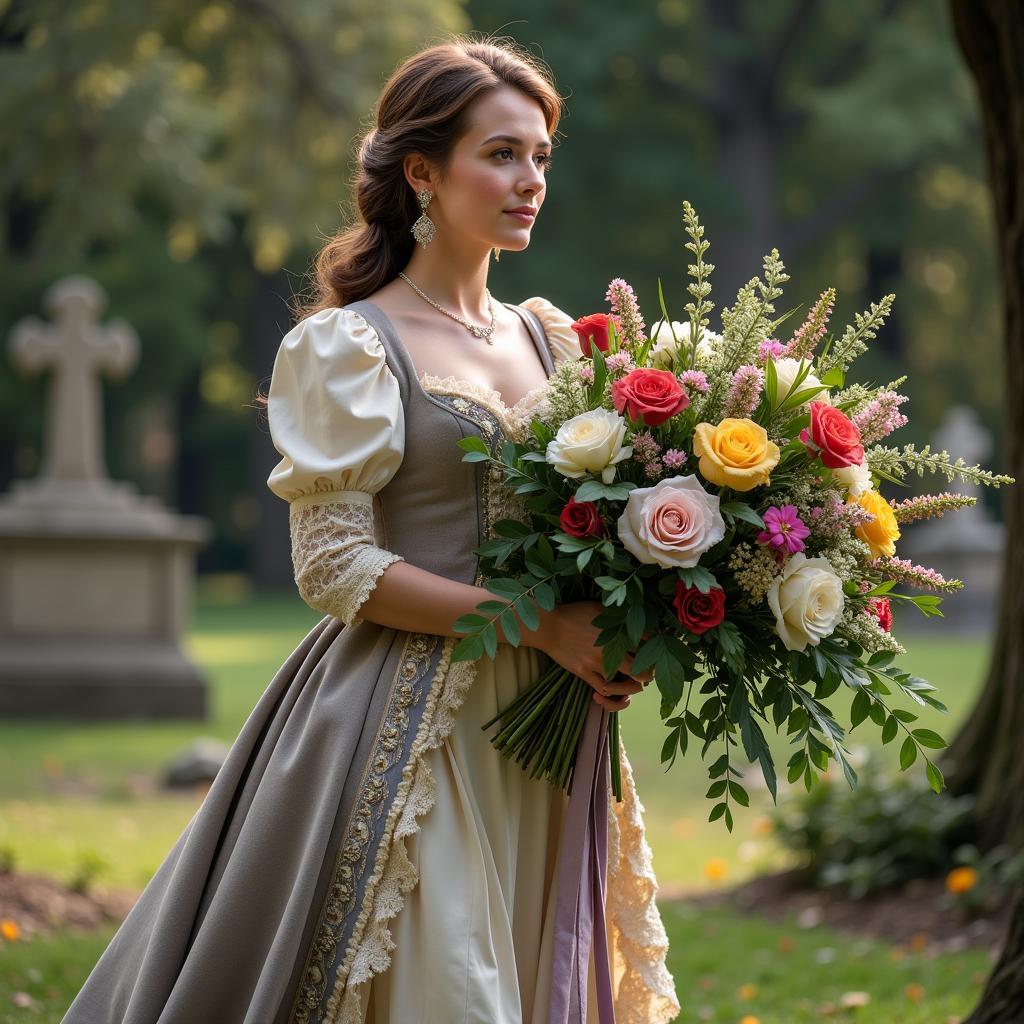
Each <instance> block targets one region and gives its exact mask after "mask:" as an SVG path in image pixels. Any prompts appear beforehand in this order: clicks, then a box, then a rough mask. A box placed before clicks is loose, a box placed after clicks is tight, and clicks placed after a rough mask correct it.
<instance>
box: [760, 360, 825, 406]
mask: <svg viewBox="0 0 1024 1024" xmlns="http://www.w3.org/2000/svg"><path fill="white" fill-rule="evenodd" d="M774 362H775V376H776V378H777V380H778V386H777V388H776V392H775V404H776V405H777V406H778V405H781V404H782V401H783V399H784V398H785V397H786V395H787V394H789V390H790V388H792V387H793V381H795V380H796V375H797V374H798V373H799V372H800V370H801V369H802V368H803V367H805V366H807V365H809V363H810V360H809V359H790V358H789V357H788V356H783V357H782V358H781V359H776V360H774ZM823 387H824V385H823V384H822V383H821V381H820V380H818V378H817V377H815V375H814V374H813V373H812V372H808V374H807V376H806V377H804V379H803V380H802V381H801V382H800V383H799V384H798V385H797V387H796V389H795V390H794V391H793V394H794V395H795V394H796V393H797V392H798V391H806V390H807V389H808V388H823ZM811 401H814V402H828V403H829V405H831V404H832V396H831V395H829V393H828V391H827V390H824V391H819V392H818V393H817V394H816V395H808V396H807V399H806V401H804V402H801V403H800V404H801V405H806V404H807V402H811Z"/></svg>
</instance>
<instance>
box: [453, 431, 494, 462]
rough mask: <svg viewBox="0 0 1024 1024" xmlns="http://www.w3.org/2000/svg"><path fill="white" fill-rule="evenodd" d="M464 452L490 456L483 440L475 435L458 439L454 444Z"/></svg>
mask: <svg viewBox="0 0 1024 1024" xmlns="http://www.w3.org/2000/svg"><path fill="white" fill-rule="evenodd" d="M455 443H456V444H457V445H458V446H459V447H460V448H461V449H462V450H463V451H464V452H483V453H484V454H485V455H487V456H488V457H489V456H490V454H491V453H490V450H489V449H488V447H487V445H485V444H484V442H483V440H482V439H481V438H479V437H477V436H476V434H470V435H468V436H467V437H463V438H460V439H459V440H458V441H456V442H455Z"/></svg>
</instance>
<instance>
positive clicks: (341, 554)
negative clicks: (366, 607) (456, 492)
mask: <svg viewBox="0 0 1024 1024" xmlns="http://www.w3.org/2000/svg"><path fill="white" fill-rule="evenodd" d="M288 522H289V527H290V531H291V542H292V567H293V568H294V570H295V582H296V584H297V586H298V588H299V594H300V595H301V596H302V600H303V601H305V602H306V604H308V605H309V606H310V607H311V608H315V609H316V610H317V611H322V612H324V614H326V615H333V616H335V617H336V618H338V619H341V621H342V622H344V623H345V625H346V626H356V625H358V624H359V623H360V622H362V621H363V620H362V619H361V618H360V617H359V614H358V612H359V609H360V608H361V607H362V605H363V604H364V602H365V601H366V599H367V598H368V597H369V596H370V594H371V592H372V591H373V588H374V587H375V586H376V585H377V580H378V578H379V577H380V575H381V573H383V572H384V570H385V569H386V568H387V567H388V566H389V565H391V564H392V563H393V562H399V561H403V559H402V556H401V555H396V554H395V553H394V552H393V551H387V550H385V549H384V548H380V547H377V545H376V542H375V540H374V516H373V498H372V496H371V495H369V494H367V493H366V492H364V491H320V492H316V493H313V494H304V495H300V497H298V498H296V499H295V500H294V501H292V502H291V504H290V505H289V509H288Z"/></svg>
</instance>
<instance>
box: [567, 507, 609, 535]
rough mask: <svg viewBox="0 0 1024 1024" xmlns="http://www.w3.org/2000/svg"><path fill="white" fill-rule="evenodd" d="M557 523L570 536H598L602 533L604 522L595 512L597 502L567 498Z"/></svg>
mask: <svg viewBox="0 0 1024 1024" xmlns="http://www.w3.org/2000/svg"><path fill="white" fill-rule="evenodd" d="M558 525H559V526H561V527H562V530H563V531H564V532H565V533H567V534H569V536H570V537H600V536H601V534H603V533H604V522H603V521H602V520H601V517H600V515H598V512H597V503H596V502H593V501H577V500H576V499H575V498H570V499H569V504H568V505H566V506H565V508H563V509H562V514H561V515H560V516H559V517H558Z"/></svg>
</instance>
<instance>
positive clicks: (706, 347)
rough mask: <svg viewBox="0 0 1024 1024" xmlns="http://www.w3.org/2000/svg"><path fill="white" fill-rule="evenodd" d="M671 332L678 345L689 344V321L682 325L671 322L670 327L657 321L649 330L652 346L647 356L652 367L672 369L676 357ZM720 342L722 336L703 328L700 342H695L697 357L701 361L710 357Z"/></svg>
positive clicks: (676, 321) (675, 321) (674, 341)
mask: <svg viewBox="0 0 1024 1024" xmlns="http://www.w3.org/2000/svg"><path fill="white" fill-rule="evenodd" d="M673 331H675V339H678V341H679V344H680V345H689V344H690V321H689V320H686V321H683V322H682V323H680V321H678V320H673V321H672V326H671V327H669V325H668V323H667V322H666V321H664V320H659V321H658V322H657V323H656V324H655V325H654V326H653V327H652V328H651V334H650V336H651V337H652V338H653V339H654V345H653V346H651V351H650V354H649V360H650V363H651V365H652V366H657V367H659V368H661V369H671V368H672V366H673V364H674V363H675V356H676V340H675V339H674V338H673V337H672V332H673ZM721 340H722V336H721V335H720V334H715V333H714V332H713V331H709V330H707V328H705V329H704V330H703V331H701V332H700V341H699V342H697V355H698V356H700V357H701V358H702V359H707V358H708V357H709V356H710V355H711V352H712V350H713V348H714V346H715V345H716V344H717V343H718V342H720V341H721Z"/></svg>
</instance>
